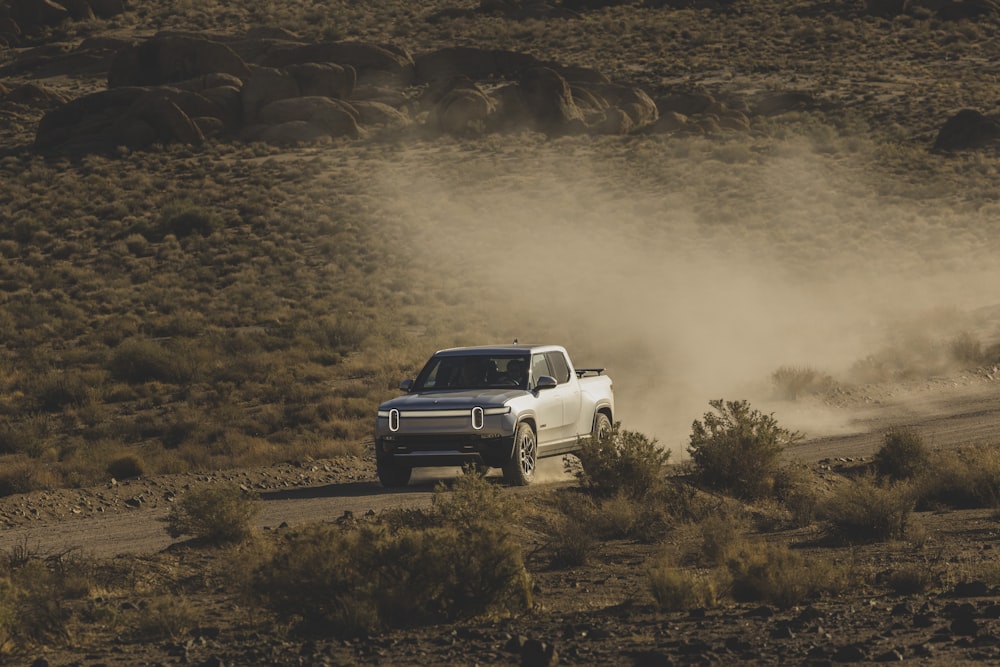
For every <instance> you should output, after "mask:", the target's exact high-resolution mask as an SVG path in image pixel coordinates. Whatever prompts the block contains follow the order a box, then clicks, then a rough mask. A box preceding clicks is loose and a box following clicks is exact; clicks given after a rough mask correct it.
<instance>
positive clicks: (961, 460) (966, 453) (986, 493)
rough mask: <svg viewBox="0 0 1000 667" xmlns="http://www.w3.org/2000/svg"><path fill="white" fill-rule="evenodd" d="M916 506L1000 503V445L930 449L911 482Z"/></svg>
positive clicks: (969, 505)
mask: <svg viewBox="0 0 1000 667" xmlns="http://www.w3.org/2000/svg"><path fill="white" fill-rule="evenodd" d="M914 494H915V496H916V501H917V507H918V508H920V509H927V508H930V507H934V506H946V507H953V508H955V509H972V508H978V507H1000V447H996V446H992V447H990V446H983V447H970V448H966V449H958V450H954V449H952V450H947V451H945V450H937V451H934V452H931V453H930V455H929V461H928V464H927V466H926V469H925V471H924V474H922V475H920V476H919V477H918V478H917V479H916V480H915V483H914Z"/></svg>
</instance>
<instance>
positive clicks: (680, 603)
mask: <svg viewBox="0 0 1000 667" xmlns="http://www.w3.org/2000/svg"><path fill="white" fill-rule="evenodd" d="M648 583H649V592H650V593H652V595H653V599H654V600H655V601H656V604H657V606H658V607H659V608H660V609H661V610H662V611H684V610H687V609H699V608H705V607H714V606H715V605H716V604H717V591H716V590H715V582H714V581H713V580H712V578H711V577H710V576H707V575H704V574H700V573H697V572H692V571H690V570H683V569H680V568H677V567H674V566H673V565H672V564H671V563H670V562H669V561H668V560H663V561H661V562H659V563H656V564H654V565H653V566H652V567H651V568H650V570H649V574H648Z"/></svg>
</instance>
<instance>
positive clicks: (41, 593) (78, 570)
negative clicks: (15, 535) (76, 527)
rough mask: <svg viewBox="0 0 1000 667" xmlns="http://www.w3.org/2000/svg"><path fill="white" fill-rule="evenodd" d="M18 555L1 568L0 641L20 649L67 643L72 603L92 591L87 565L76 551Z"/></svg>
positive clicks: (18, 550) (5, 560)
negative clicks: (42, 644) (38, 645)
mask: <svg viewBox="0 0 1000 667" xmlns="http://www.w3.org/2000/svg"><path fill="white" fill-rule="evenodd" d="M15 551H16V553H15ZM15 551H12V552H9V553H7V554H6V557H5V558H3V566H2V567H0V638H3V637H4V636H5V635H6V639H8V641H9V642H10V643H11V644H13V645H14V646H17V647H20V648H25V647H28V646H32V645H37V644H41V643H50V642H53V641H63V640H65V639H67V638H68V636H69V633H70V627H71V623H72V620H73V611H72V607H73V604H72V603H73V601H76V600H80V599H82V598H84V597H86V596H87V595H88V594H89V593H90V591H91V589H92V587H93V577H92V573H91V571H90V567H89V563H88V562H87V561H84V560H83V559H81V558H79V557H78V556H77V555H76V554H75V552H72V551H70V552H65V553H61V554H51V555H44V554H39V553H34V552H31V551H30V550H27V549H25V548H24V547H20V546H19V547H16V548H15ZM12 611H13V612H14V615H13V616H11V612H12Z"/></svg>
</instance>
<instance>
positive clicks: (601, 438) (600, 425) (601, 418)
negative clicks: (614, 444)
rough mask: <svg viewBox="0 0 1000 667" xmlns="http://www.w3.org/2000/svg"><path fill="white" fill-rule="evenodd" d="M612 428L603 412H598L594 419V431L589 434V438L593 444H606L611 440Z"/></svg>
mask: <svg viewBox="0 0 1000 667" xmlns="http://www.w3.org/2000/svg"><path fill="white" fill-rule="evenodd" d="M612 430H613V427H612V426H611V420H610V419H608V416H607V415H606V414H604V413H603V412H598V413H597V416H596V417H594V430H592V431H591V432H590V437H591V438H592V439H593V440H594V442H607V441H608V440H610V439H611V433H612Z"/></svg>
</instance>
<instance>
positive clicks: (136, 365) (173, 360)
mask: <svg viewBox="0 0 1000 667" xmlns="http://www.w3.org/2000/svg"><path fill="white" fill-rule="evenodd" d="M186 352H188V351H187V350H185V349H183V348H182V347H180V346H177V345H173V346H167V345H163V344H161V343H159V342H157V341H154V340H150V339H148V338H140V337H133V338H127V339H125V340H124V341H122V342H121V344H120V345H119V346H118V347H116V348H115V350H114V352H113V353H112V355H111V359H110V360H109V368H108V370H110V371H111V375H112V376H113V377H114V378H115V379H116V380H121V381H123V382H129V383H132V384H140V383H143V382H151V381H161V382H186V381H188V380H190V379H192V378H193V377H194V375H195V371H196V364H195V360H194V359H193V357H192V356H191V355H189V354H186Z"/></svg>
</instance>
